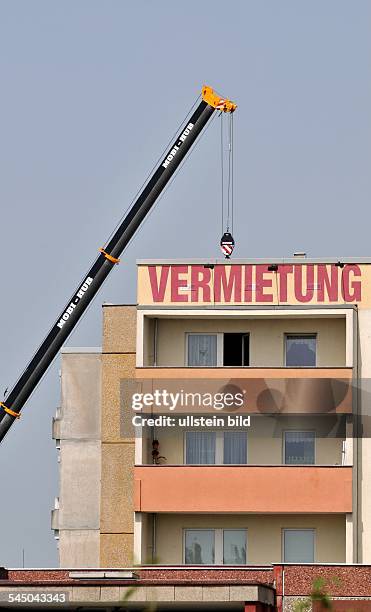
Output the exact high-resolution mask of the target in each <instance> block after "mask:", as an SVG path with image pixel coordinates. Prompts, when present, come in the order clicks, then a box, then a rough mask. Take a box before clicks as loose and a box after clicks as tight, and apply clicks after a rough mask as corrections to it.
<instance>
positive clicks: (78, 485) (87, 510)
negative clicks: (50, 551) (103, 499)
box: [59, 440, 101, 530]
mask: <svg viewBox="0 0 371 612" xmlns="http://www.w3.org/2000/svg"><path fill="white" fill-rule="evenodd" d="M100 448H101V445H100V442H99V441H98V440H64V441H63V443H62V444H61V464H60V465H61V471H60V507H59V529H67V530H71V529H79V530H81V529H99V522H100V520H99V517H100V510H99V497H100V472H101V469H100Z"/></svg>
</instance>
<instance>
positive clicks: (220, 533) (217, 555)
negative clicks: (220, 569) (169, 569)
mask: <svg viewBox="0 0 371 612" xmlns="http://www.w3.org/2000/svg"><path fill="white" fill-rule="evenodd" d="M187 531H212V532H213V533H214V563H213V564H212V565H224V563H223V561H224V532H225V531H244V532H245V546H246V561H245V563H244V564H242V563H241V564H240V565H241V567H243V565H246V564H247V563H248V529H247V527H183V528H182V532H183V536H182V542H183V546H182V548H183V550H182V564H183V565H187V566H190V564H189V563H186V534H187ZM202 565H206V563H205V564H202ZM225 565H226V566H227V564H225Z"/></svg>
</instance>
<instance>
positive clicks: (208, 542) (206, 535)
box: [185, 529, 215, 565]
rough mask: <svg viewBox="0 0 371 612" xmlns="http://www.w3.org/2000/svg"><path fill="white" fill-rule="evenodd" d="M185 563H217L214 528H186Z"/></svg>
mask: <svg viewBox="0 0 371 612" xmlns="http://www.w3.org/2000/svg"><path fill="white" fill-rule="evenodd" d="M185 563H187V564H192V565H193V564H194V565H199V564H206V565H211V564H213V563H215V533H214V529H186V531H185Z"/></svg>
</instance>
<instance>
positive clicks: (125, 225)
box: [0, 86, 236, 442]
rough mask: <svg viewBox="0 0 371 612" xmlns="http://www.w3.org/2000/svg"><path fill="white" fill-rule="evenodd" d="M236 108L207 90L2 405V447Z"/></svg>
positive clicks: (208, 88)
mask: <svg viewBox="0 0 371 612" xmlns="http://www.w3.org/2000/svg"><path fill="white" fill-rule="evenodd" d="M235 109H236V104H234V102H231V100H226V99H224V98H221V97H220V96H218V95H217V94H216V93H215V92H214V91H213V90H212V89H211V87H207V86H204V87H203V89H202V99H201V101H200V103H199V105H198V107H197V108H196V110H195V111H194V113H193V115H192V116H191V118H190V119H189V121H188V122H187V123H186V124H185V125H184V127H183V128H182V129H181V132H180V133H179V135H178V137H177V138H176V140H175V141H174V143H173V145H172V146H171V147H170V149H169V150H168V152H167V153H166V154H165V157H164V158H163V159H162V161H161V162H160V164H159V166H158V168H157V169H156V170H155V171H154V173H153V175H152V177H151V178H150V179H149V181H148V183H147V184H146V185H145V187H144V188H143V190H142V191H141V193H140V194H139V196H138V198H137V199H136V201H135V202H134V204H133V205H132V207H131V208H130V210H129V212H128V213H127V215H126V216H125V217H124V219H123V221H122V222H121V223H120V225H119V226H118V229H117V230H116V231H115V233H114V234H113V237H112V238H111V239H110V240H109V242H108V243H107V244H106V246H105V247H104V248H102V249H100V254H99V255H98V257H97V259H96V260H95V262H94V263H93V265H92V267H91V268H90V270H89V272H88V273H87V275H86V276H85V279H84V281H83V283H81V285H79V286H78V287H77V289H76V291H75V293H74V294H73V295H72V297H71V299H70V300H69V301H68V302H67V304H66V306H65V308H64V309H63V310H62V312H61V314H60V315H59V316H58V317H57V320H56V322H55V324H54V325H53V327H52V328H51V330H50V331H49V333H48V335H47V336H46V338H45V340H44V341H43V342H42V344H41V346H40V347H39V349H38V350H37V351H36V353H35V354H34V356H33V357H32V359H31V361H30V362H29V364H28V365H27V366H26V369H25V370H24V372H23V373H22V374H21V376H20V378H19V379H18V381H17V382H16V384H15V385H14V387H13V388H12V390H11V391H10V393H9V394H8V396H7V398H6V401H4V402H0V442H1V441H2V440H3V438H4V436H5V435H6V433H7V431H8V430H9V429H10V427H11V426H12V425H13V423H14V421H15V420H16V419H18V418H19V417H20V413H21V410H22V408H23V406H24V405H25V403H26V401H27V400H28V398H29V397H30V395H31V394H32V392H33V391H34V389H35V387H36V386H37V384H38V383H39V381H40V380H41V378H42V377H43V375H44V374H45V372H46V370H47V369H48V368H49V366H50V365H51V363H52V361H53V359H54V357H55V356H56V355H57V353H58V351H59V350H60V349H61V347H62V346H63V344H64V342H65V341H66V340H67V338H68V336H69V335H70V333H71V332H72V330H73V329H74V327H75V326H76V324H77V323H78V321H79V319H80V318H81V316H82V315H83V314H84V312H85V310H86V309H87V307H88V306H89V304H90V303H91V301H92V299H93V298H94V296H95V294H96V293H97V292H98V291H99V289H100V287H101V285H102V284H103V282H104V280H105V279H106V277H107V276H108V274H109V273H110V272H111V270H112V268H113V267H114V265H115V264H117V263H118V262H119V257H120V255H121V253H122V252H123V251H124V249H125V248H126V246H127V245H128V243H129V241H130V240H131V238H132V237H133V236H134V234H135V232H136V231H137V229H138V228H139V227H140V225H141V223H142V221H143V220H144V219H145V217H146V216H147V214H148V213H149V211H150V210H151V208H152V206H153V205H154V203H155V202H156V200H157V198H158V197H159V195H160V194H161V192H162V191H163V189H164V187H165V186H166V185H167V183H168V182H169V180H170V179H171V177H172V176H173V175H174V172H175V171H176V169H177V168H178V167H179V165H180V164H181V162H182V160H183V159H184V158H185V156H186V155H187V153H188V151H189V150H190V148H191V147H192V145H193V144H194V142H195V141H196V140H197V137H198V136H199V135H200V133H201V132H202V130H203V129H204V127H205V126H206V124H207V122H208V121H209V119H210V118H211V116H212V115H213V113H214V112H215V111H216V110H218V111H221V112H227V113H232V112H233V111H234V110H235Z"/></svg>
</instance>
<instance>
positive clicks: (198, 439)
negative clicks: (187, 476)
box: [186, 431, 216, 465]
mask: <svg viewBox="0 0 371 612" xmlns="http://www.w3.org/2000/svg"><path fill="white" fill-rule="evenodd" d="M215 446H216V433H215V431H187V432H186V463H187V464H194V463H196V464H197V463H201V464H204V465H210V464H214V463H215Z"/></svg>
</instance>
